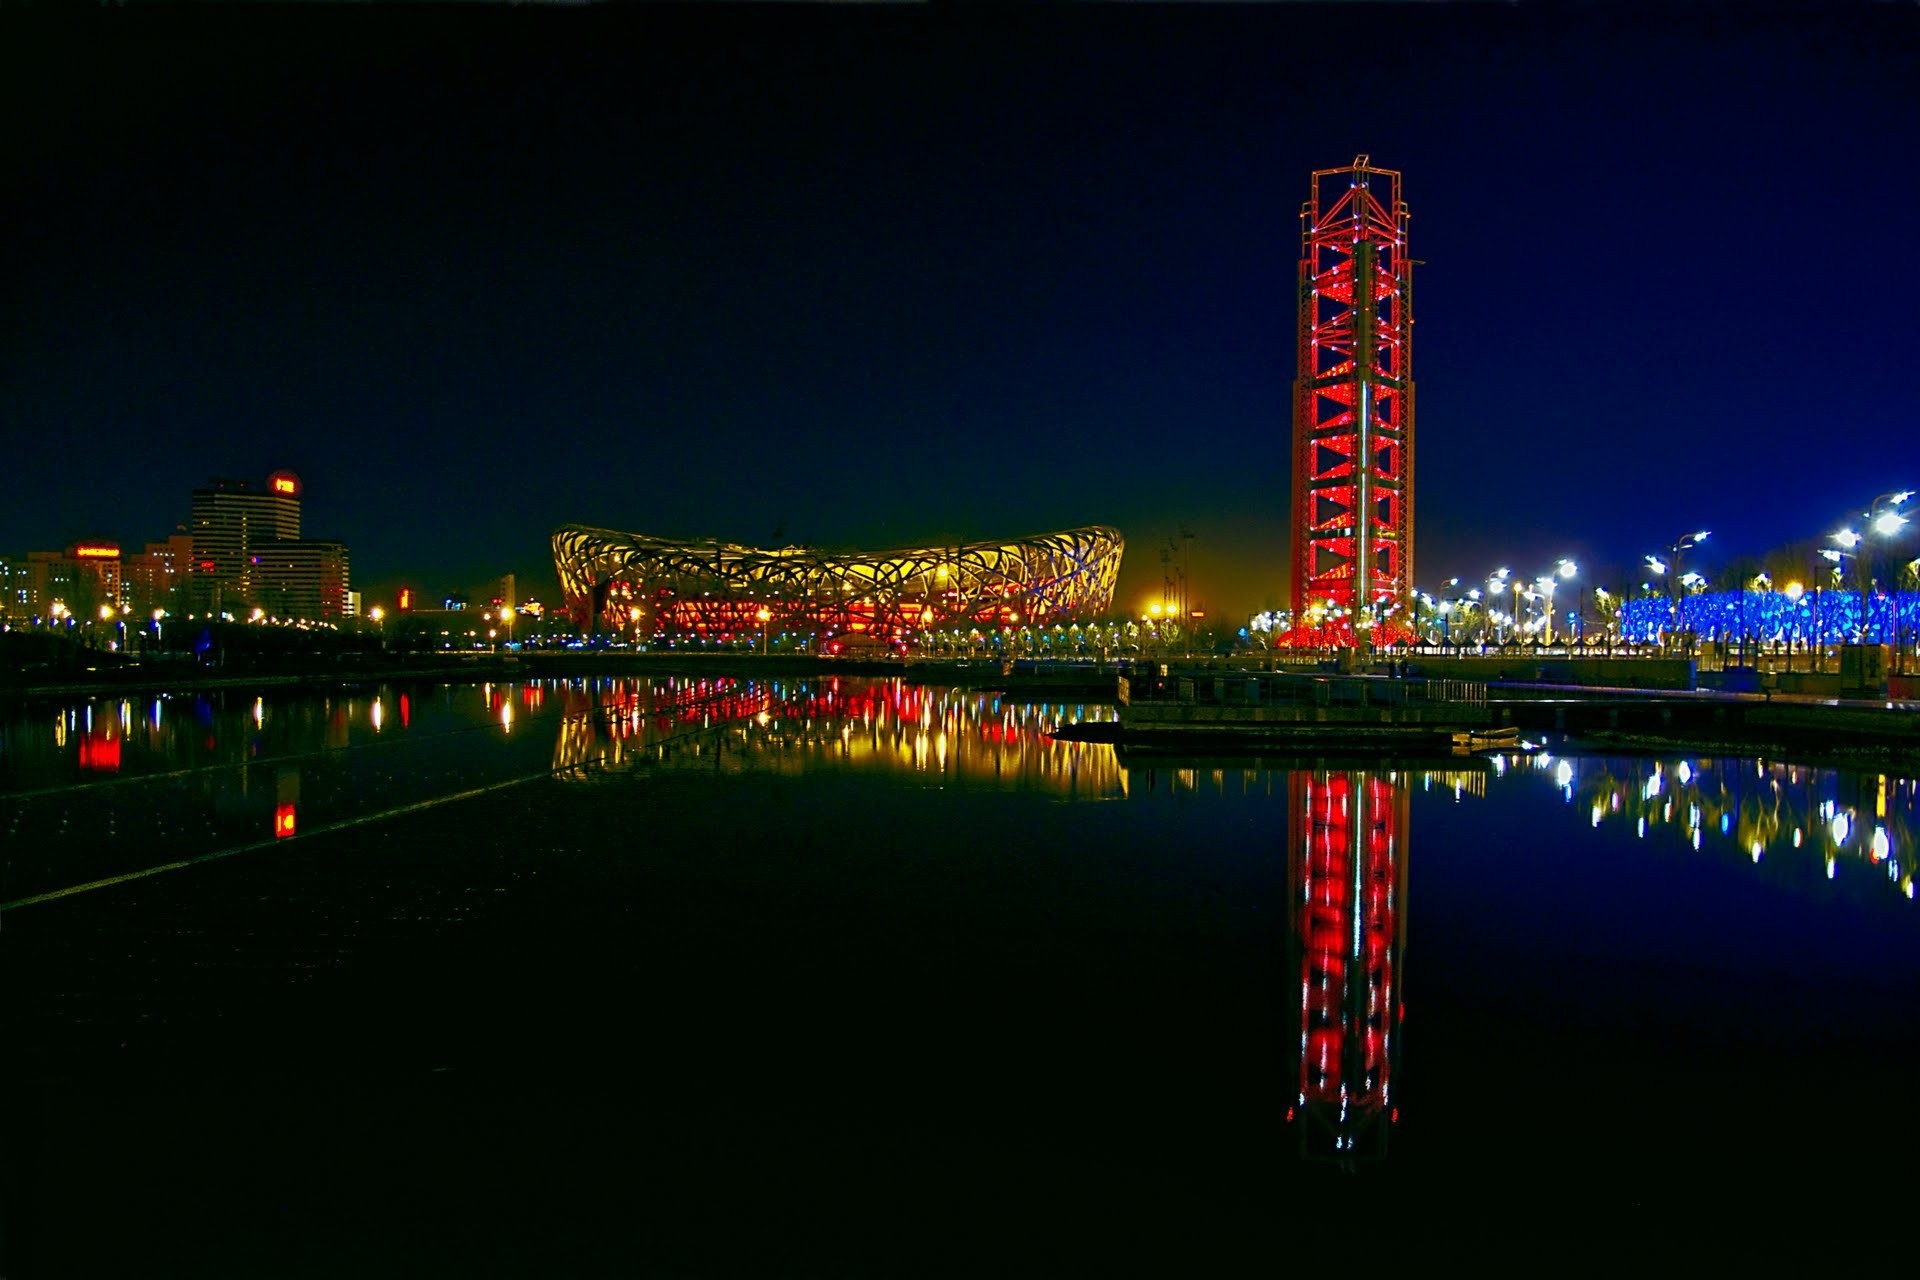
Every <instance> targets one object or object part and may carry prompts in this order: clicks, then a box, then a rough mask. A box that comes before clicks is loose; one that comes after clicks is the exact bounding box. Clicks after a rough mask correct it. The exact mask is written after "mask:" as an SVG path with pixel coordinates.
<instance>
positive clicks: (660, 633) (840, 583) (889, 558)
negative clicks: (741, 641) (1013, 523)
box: [553, 525, 1126, 643]
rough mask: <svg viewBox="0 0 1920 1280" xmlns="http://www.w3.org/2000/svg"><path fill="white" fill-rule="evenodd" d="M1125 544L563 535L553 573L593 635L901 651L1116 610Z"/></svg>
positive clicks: (1093, 536) (1090, 538) (1058, 539)
mask: <svg viewBox="0 0 1920 1280" xmlns="http://www.w3.org/2000/svg"><path fill="white" fill-rule="evenodd" d="M1125 546H1126V544H1125V540H1124V539H1123V538H1122V537H1121V536H1120V532H1119V530H1117V529H1111V528H1108V527H1106V526H1104V525H1087V526H1085V527H1083V528H1079V529H1068V530H1065V531H1063V532H1060V533H1047V534H1040V535H1038V536H1035V537H1030V538H1019V539H1016V540H1014V541H1012V542H972V543H964V544H960V545H949V546H941V547H911V548H902V549H898V550H892V551H848V552H831V551H822V550H819V549H816V548H812V547H781V548H778V549H773V550H765V549H760V548H755V547H743V546H736V545H734V544H731V543H725V542H679V541H674V540H672V539H668V538H655V537H649V536H647V535H645V534H638V533H621V532H617V531H615V530H612V529H595V528H590V527H588V526H585V525H564V526H562V527H561V528H559V529H558V530H556V531H555V532H554V535H553V559H554V565H555V567H556V568H557V569H558V570H559V574H560V587H561V590H562V591H563V592H564V593H565V595H566V599H567V609H568V612H569V613H570V614H571V615H572V616H573V619H574V621H575V623H576V624H578V625H579V626H580V628H581V629H582V630H599V631H611V632H614V633H617V634H625V635H632V636H636V637H646V636H654V637H668V638H671V637H675V636H685V637H692V636H699V637H702V638H708V639H715V640H730V639H735V638H738V637H743V636H758V635H763V634H764V633H766V632H767V631H768V630H769V629H771V630H775V631H787V632H791V631H804V632H810V633H813V634H816V635H820V636H823V637H824V636H840V637H856V636H864V637H868V638H870V639H871V640H873V641H881V642H888V643H898V642H903V641H906V640H907V639H908V638H909V637H911V636H912V635H913V634H914V633H916V632H920V631H925V630H932V629H937V628H946V627H955V626H995V627H998V626H1042V625H1044V626H1052V625H1054V624H1056V623H1066V622H1076V621H1084V620H1088V619H1092V618H1095V617H1098V616H1100V615H1102V614H1104V613H1106V612H1107V611H1108V610H1109V609H1111V608H1112V605H1113V590H1114V584H1115V582H1116V581H1117V580H1118V578H1119V576H1120V555H1121V552H1122V551H1123V550H1124V549H1125Z"/></svg>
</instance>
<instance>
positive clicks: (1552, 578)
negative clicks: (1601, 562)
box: [1539, 557, 1586, 644]
mask: <svg viewBox="0 0 1920 1280" xmlns="http://www.w3.org/2000/svg"><path fill="white" fill-rule="evenodd" d="M1579 572H1580V566H1579V565H1577V564H1575V563H1574V562H1573V561H1571V560H1569V559H1566V558H1565V557H1562V558H1561V559H1560V560H1558V561H1557V562H1555V564H1554V566H1553V572H1552V573H1550V574H1548V575H1547V576H1546V577H1544V578H1542V579H1541V580H1540V584H1539V585H1540V586H1541V587H1543V588H1544V589H1545V590H1546V593H1547V643H1548V644H1552V643H1553V588H1554V585H1555V583H1556V582H1558V581H1561V580H1570V579H1572V577H1573V576H1574V575H1575V574H1576V573H1579ZM1575 598H1576V599H1578V598H1579V597H1578V594H1577V593H1576V595H1575ZM1580 629H1581V630H1582V631H1585V630H1586V627H1585V626H1584V625H1583V626H1582V627H1581V628H1580Z"/></svg>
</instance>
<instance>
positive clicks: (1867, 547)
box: [1821, 489, 1913, 661]
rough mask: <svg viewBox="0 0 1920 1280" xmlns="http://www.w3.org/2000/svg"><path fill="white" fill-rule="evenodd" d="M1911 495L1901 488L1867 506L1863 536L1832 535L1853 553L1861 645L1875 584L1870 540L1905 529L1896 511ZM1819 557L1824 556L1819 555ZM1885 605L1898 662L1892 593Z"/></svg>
mask: <svg viewBox="0 0 1920 1280" xmlns="http://www.w3.org/2000/svg"><path fill="white" fill-rule="evenodd" d="M1912 496H1913V490H1911V489H1902V490H1899V491H1897V492H1894V493H1883V494H1881V495H1880V496H1879V497H1877V498H1875V499H1874V500H1873V501H1872V502H1870V503H1868V504H1867V509H1866V511H1864V512H1862V513H1861V514H1862V517H1863V518H1864V520H1865V522H1866V532H1865V533H1855V532H1854V531H1853V530H1852V529H1842V530H1841V531H1840V532H1839V533H1836V534H1834V535H1833V540H1834V541H1835V542H1837V543H1839V544H1840V545H1841V546H1842V547H1843V548H1845V549H1846V551H1848V552H1852V553H1854V554H1855V564H1854V569H1855V571H1856V573H1857V575H1858V577H1859V581H1860V642H1861V643H1862V644H1865V643H1866V639H1867V618H1868V614H1869V608H1870V603H1869V598H1868V593H1869V591H1870V590H1871V589H1872V587H1873V586H1874V585H1875V577H1874V572H1873V568H1874V566H1873V547H1872V545H1871V542H1870V541H1869V539H1870V538H1871V537H1873V536H1875V535H1877V536H1878V537H1879V538H1880V539H1881V540H1882V541H1885V540H1887V539H1890V538H1892V537H1893V535H1895V534H1896V533H1899V532H1900V530H1901V529H1903V528H1905V527H1906V524H1907V517H1906V516H1905V515H1903V514H1902V513H1901V512H1900V510H1899V508H1900V506H1901V504H1903V503H1904V502H1906V500H1907V499H1909V498H1911V497H1912ZM1821 554H1823V555H1824V554H1826V553H1825V552H1822V553H1821ZM1828 558H1829V559H1833V560H1835V561H1837V560H1838V559H1839V557H1838V556H1830V557H1828ZM1896 585H1897V584H1896ZM1887 603H1888V606H1889V609H1890V611H1891V612H1892V614H1893V618H1892V626H1891V627H1890V628H1889V630H1891V631H1892V633H1893V637H1892V639H1893V648H1894V655H1895V659H1896V661H1897V660H1898V657H1899V652H1900V635H1899V625H1900V610H1899V601H1898V600H1897V599H1895V598H1894V595H1893V594H1892V593H1889V594H1888V597H1887Z"/></svg>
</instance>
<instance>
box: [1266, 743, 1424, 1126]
mask: <svg viewBox="0 0 1920 1280" xmlns="http://www.w3.org/2000/svg"><path fill="white" fill-rule="evenodd" d="M1288 785H1289V790H1290V793H1291V796H1292V802H1293V803H1292V811H1291V812H1292V823H1291V827H1290V835H1289V837H1288V841H1287V857H1288V870H1287V879H1288V889H1289V901H1290V903H1291V904H1292V911H1293V919H1292V922H1291V923H1292V929H1291V936H1292V938H1293V940H1294V943H1295V945H1296V946H1297V948H1298V951H1299V957H1300V1090H1299V1097H1298V1100H1297V1103H1296V1106H1295V1108H1294V1110H1292V1111H1290V1112H1289V1115H1288V1118H1289V1119H1290V1120H1291V1121H1293V1122H1294V1123H1295V1124H1297V1125H1298V1126H1299V1134H1300V1152H1301V1155H1302V1156H1303V1157H1306V1158H1310V1159H1327V1160H1339V1161H1343V1162H1346V1161H1354V1160H1359V1159H1367V1158H1376V1159H1377V1158H1379V1157H1381V1156H1384V1155H1385V1154H1386V1152H1387V1132H1388V1127H1389V1125H1390V1124H1391V1122H1392V1121H1393V1119H1394V1118H1395V1110H1394V1104H1393V1081H1394V1069H1395V1064H1396V1062H1397V1059H1398V1057H1399V1047H1400V1016H1401V1002H1400V990H1399V985H1400V973H1399V961H1400V956H1401V954H1402V952H1403V951H1404V949H1405V938H1404V936H1403V934H1404V929H1405V912H1404V903H1405V901H1406V864H1407V829H1408V821H1407V810H1408V803H1407V788H1406V787H1405V785H1404V784H1402V783H1401V782H1400V781H1398V780H1397V779H1395V778H1392V777H1389V776H1382V775H1380V774H1373V773H1365V772H1361V771H1357V770H1356V771H1346V770H1341V771H1327V770H1315V771H1311V772H1307V771H1302V772H1298V773H1294V774H1293V775H1291V777H1290V778H1289V783H1288Z"/></svg>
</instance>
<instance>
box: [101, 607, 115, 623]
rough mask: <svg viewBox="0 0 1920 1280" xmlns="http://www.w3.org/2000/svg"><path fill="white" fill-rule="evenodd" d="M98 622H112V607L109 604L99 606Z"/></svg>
mask: <svg viewBox="0 0 1920 1280" xmlns="http://www.w3.org/2000/svg"><path fill="white" fill-rule="evenodd" d="M100 621H102V622H112V621H113V606H112V605H110V604H103V605H101V606H100Z"/></svg>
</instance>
